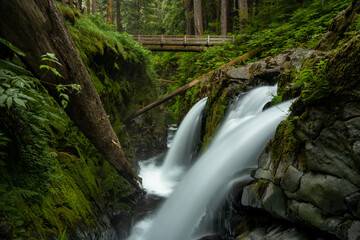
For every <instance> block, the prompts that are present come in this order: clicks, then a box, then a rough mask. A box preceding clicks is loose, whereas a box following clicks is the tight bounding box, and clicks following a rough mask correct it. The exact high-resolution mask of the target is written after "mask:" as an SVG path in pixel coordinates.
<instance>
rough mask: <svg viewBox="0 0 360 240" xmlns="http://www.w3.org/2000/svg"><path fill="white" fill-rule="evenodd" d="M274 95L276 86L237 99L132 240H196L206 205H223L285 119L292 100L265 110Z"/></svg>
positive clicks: (257, 90)
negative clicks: (229, 186)
mask: <svg viewBox="0 0 360 240" xmlns="http://www.w3.org/2000/svg"><path fill="white" fill-rule="evenodd" d="M275 91H276V86H275V87H260V88H257V89H255V90H253V91H251V92H249V93H247V94H246V95H244V96H242V97H240V98H239V102H237V103H235V105H233V106H232V107H231V111H230V112H229V113H228V115H227V117H226V119H225V121H224V122H223V124H222V127H221V128H220V129H219V132H218V133H217V135H216V136H215V138H214V141H213V142H212V143H211V144H210V146H209V148H208V149H207V151H206V152H205V153H204V154H203V155H202V156H201V157H200V158H199V159H198V160H197V161H196V163H195V164H194V166H193V167H192V168H191V169H190V170H189V171H188V173H187V174H186V175H185V176H184V177H183V179H182V180H181V182H180V183H179V184H178V186H177V188H176V189H175V191H174V192H173V193H172V194H171V196H170V197H169V198H168V199H167V200H166V201H165V203H164V204H163V206H162V207H161V208H160V210H159V211H158V213H157V214H156V216H155V217H154V219H153V220H152V221H151V223H149V225H151V226H150V227H149V228H148V229H147V230H146V231H145V232H144V233H142V234H141V236H137V237H136V238H131V237H130V239H144V240H155V239H161V240H190V239H194V238H195V236H193V233H194V230H195V229H196V227H197V226H198V224H199V222H200V220H201V218H202V217H203V216H204V214H205V212H206V207H208V206H210V205H211V206H212V207H216V205H217V204H213V202H218V203H220V202H221V201H220V200H221V199H223V198H224V197H225V195H224V194H226V193H224V192H226V191H221V189H222V188H223V186H225V184H226V183H227V182H229V181H231V176H233V175H234V173H235V172H237V171H239V170H241V169H244V168H248V167H252V166H254V165H256V161H257V158H258V156H259V154H260V152H261V151H262V149H263V148H264V146H265V144H266V142H268V141H269V140H270V139H271V138H272V136H273V134H274V132H275V129H276V127H277V125H278V124H279V123H280V121H282V120H283V119H285V117H286V114H287V111H288V108H289V107H290V105H291V102H290V101H288V102H285V103H282V104H280V105H277V106H275V107H272V108H270V109H267V110H266V111H264V112H262V109H263V107H264V106H265V104H266V103H267V102H268V101H269V100H270V99H271V98H272V97H271V95H273V94H274V93H275ZM177 144H178V143H177ZM179 144H185V142H181V143H179ZM186 144H187V143H186ZM173 146H175V142H174V143H173ZM210 203H212V204H210Z"/></svg>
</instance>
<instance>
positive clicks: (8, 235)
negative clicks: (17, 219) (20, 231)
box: [0, 220, 13, 240]
mask: <svg viewBox="0 0 360 240" xmlns="http://www.w3.org/2000/svg"><path fill="white" fill-rule="evenodd" d="M12 235H13V227H12V226H11V225H10V224H8V223H7V222H4V221H1V220H0V239H4V240H11V239H12Z"/></svg>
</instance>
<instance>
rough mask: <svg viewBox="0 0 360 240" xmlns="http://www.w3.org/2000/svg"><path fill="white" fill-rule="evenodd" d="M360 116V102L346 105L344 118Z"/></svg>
mask: <svg viewBox="0 0 360 240" xmlns="http://www.w3.org/2000/svg"><path fill="white" fill-rule="evenodd" d="M359 116H360V103H357V102H349V103H347V104H346V105H345V107H344V112H343V118H345V119H349V118H354V117H359Z"/></svg>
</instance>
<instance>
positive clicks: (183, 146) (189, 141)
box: [139, 98, 207, 196]
mask: <svg viewBox="0 0 360 240" xmlns="http://www.w3.org/2000/svg"><path fill="white" fill-rule="evenodd" d="M206 100H207V98H204V99H202V100H200V101H199V102H197V103H196V104H195V105H194V106H193V107H192V108H191V110H190V111H189V112H188V114H187V115H186V116H185V118H184V119H183V121H182V123H181V124H180V126H179V128H178V130H177V131H176V134H175V136H174V138H173V140H172V142H171V147H170V149H169V150H168V152H167V154H166V157H165V160H164V161H163V164H162V165H161V166H159V164H158V161H157V160H158V157H155V158H151V159H149V160H147V161H143V162H140V163H139V165H140V169H141V170H140V173H139V175H140V177H142V179H143V186H144V187H145V188H146V190H147V192H148V193H150V194H156V195H159V196H168V195H169V194H170V193H171V192H172V190H173V188H174V187H175V186H176V185H177V183H178V181H179V179H180V177H181V176H182V175H183V173H184V171H185V170H186V169H187V168H188V167H189V166H190V164H191V162H192V160H194V158H195V157H196V153H197V148H198V145H199V142H200V135H201V121H202V115H203V113H204V111H205V105H206Z"/></svg>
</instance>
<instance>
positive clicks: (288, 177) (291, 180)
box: [281, 166, 304, 192]
mask: <svg viewBox="0 0 360 240" xmlns="http://www.w3.org/2000/svg"><path fill="white" fill-rule="evenodd" d="M303 175H304V173H303V172H302V171H299V170H297V169H296V168H295V167H293V166H289V167H288V168H287V170H286V172H285V174H284V178H283V181H282V182H281V187H282V188H284V189H285V190H286V191H290V192H296V191H297V190H298V189H299V186H300V180H301V177H302V176H303Z"/></svg>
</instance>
